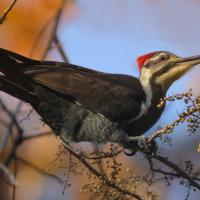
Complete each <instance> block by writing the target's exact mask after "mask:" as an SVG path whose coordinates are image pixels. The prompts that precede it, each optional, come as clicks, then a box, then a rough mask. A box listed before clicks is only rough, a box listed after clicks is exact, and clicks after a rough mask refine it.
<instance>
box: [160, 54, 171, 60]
mask: <svg viewBox="0 0 200 200" xmlns="http://www.w3.org/2000/svg"><path fill="white" fill-rule="evenodd" d="M167 59H169V55H164V54H163V55H160V57H159V60H160V61H164V60H167Z"/></svg>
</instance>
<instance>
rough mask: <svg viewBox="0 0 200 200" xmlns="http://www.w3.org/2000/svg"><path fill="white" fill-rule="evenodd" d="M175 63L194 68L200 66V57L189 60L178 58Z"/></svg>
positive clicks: (192, 57)
mask: <svg viewBox="0 0 200 200" xmlns="http://www.w3.org/2000/svg"><path fill="white" fill-rule="evenodd" d="M174 63H177V64H179V63H180V64H185V65H187V66H188V67H189V66H190V67H192V66H194V65H198V64H200V55H198V56H191V57H187V58H178V59H177V60H176V61H175V62H174Z"/></svg>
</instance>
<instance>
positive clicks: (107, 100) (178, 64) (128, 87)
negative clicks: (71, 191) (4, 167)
mask: <svg viewBox="0 0 200 200" xmlns="http://www.w3.org/2000/svg"><path fill="white" fill-rule="evenodd" d="M137 62H138V66H139V70H140V78H139V79H137V78H135V77H133V76H128V75H122V74H108V73H103V72H98V71H94V70H91V69H87V68H84V67H79V66H76V65H72V64H68V63H62V62H54V61H38V60H32V59H29V58H26V57H24V56H21V55H18V54H16V53H13V52H10V51H8V50H5V49H0V72H1V73H2V75H0V88H1V90H3V91H5V92H7V93H9V94H11V95H13V96H15V97H17V98H19V99H21V100H23V101H26V102H28V103H30V104H31V105H32V106H33V108H34V109H35V110H36V111H37V112H38V113H39V114H40V115H41V117H42V118H43V120H44V122H46V123H47V124H48V125H49V126H50V127H51V128H52V129H53V131H54V132H55V134H56V135H58V136H60V137H61V139H62V140H64V142H67V141H75V142H80V141H92V142H95V143H107V142H117V143H121V144H123V145H125V146H126V145H130V144H131V141H134V138H135V136H140V135H142V134H144V133H145V132H146V131H147V130H148V129H149V128H150V127H151V126H152V125H153V124H154V123H155V122H156V121H157V120H158V119H159V117H160V116H161V114H162V112H163V110H164V107H162V108H158V107H157V105H158V104H159V101H160V99H161V98H162V97H164V96H165V94H166V92H167V90H168V88H169V86H170V85H171V84H172V83H173V82H174V81H176V80H177V79H178V78H180V77H181V76H182V75H183V74H185V72H187V71H188V70H189V69H191V68H192V67H193V66H195V65H197V64H199V63H200V56H195V57H189V58H182V57H179V56H176V55H174V54H172V53H170V52H166V51H157V52H153V53H149V54H146V55H143V56H141V57H139V58H138V59H137ZM2 85H4V86H6V87H2Z"/></svg>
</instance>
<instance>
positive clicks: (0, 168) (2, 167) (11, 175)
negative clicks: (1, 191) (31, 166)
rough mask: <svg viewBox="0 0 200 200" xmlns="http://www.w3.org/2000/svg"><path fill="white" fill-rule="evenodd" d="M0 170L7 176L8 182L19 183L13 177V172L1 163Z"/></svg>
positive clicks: (16, 184)
mask: <svg viewBox="0 0 200 200" xmlns="http://www.w3.org/2000/svg"><path fill="white" fill-rule="evenodd" d="M0 171H1V172H3V174H4V175H6V176H7V177H8V180H9V183H10V184H11V185H15V186H19V184H18V183H17V181H16V179H15V176H14V174H12V173H11V172H10V170H9V169H8V168H7V167H6V166H5V165H4V164H3V163H0Z"/></svg>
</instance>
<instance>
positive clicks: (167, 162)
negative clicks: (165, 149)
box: [153, 154, 200, 190]
mask: <svg viewBox="0 0 200 200" xmlns="http://www.w3.org/2000/svg"><path fill="white" fill-rule="evenodd" d="M153 158H154V159H156V160H158V161H160V162H162V163H163V164H165V165H167V166H168V167H170V168H172V169H173V170H174V171H176V172H177V173H178V174H179V175H180V177H183V178H185V179H187V180H188V182H189V183H190V184H191V185H192V186H194V187H196V188H197V189H198V190H200V184H199V183H197V182H196V181H195V180H194V179H193V178H192V177H191V176H190V175H189V174H188V173H187V172H185V170H183V169H181V168H179V167H178V166H177V165H176V164H175V163H173V162H171V161H170V160H168V158H165V157H163V156H161V155H158V154H157V155H154V157H153Z"/></svg>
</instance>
